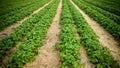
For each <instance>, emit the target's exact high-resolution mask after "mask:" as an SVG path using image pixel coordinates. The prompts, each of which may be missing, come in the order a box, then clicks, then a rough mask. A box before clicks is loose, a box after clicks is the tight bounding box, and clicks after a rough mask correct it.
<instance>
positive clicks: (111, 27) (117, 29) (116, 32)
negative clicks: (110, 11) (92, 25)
mask: <svg viewBox="0 0 120 68" xmlns="http://www.w3.org/2000/svg"><path fill="white" fill-rule="evenodd" d="M73 1H74V2H75V3H76V4H77V5H78V7H80V8H81V9H82V10H84V11H85V12H86V13H87V14H88V15H89V16H90V17H91V18H93V19H94V20H95V21H97V22H98V23H99V24H100V25H101V26H103V27H104V28H105V29H106V30H107V31H109V33H111V35H113V36H114V37H115V38H116V39H117V40H120V26H119V25H118V24H117V23H115V22H114V21H112V20H111V19H109V18H107V17H105V16H104V15H103V14H101V13H99V12H98V11H96V10H94V9H93V8H91V7H88V6H86V5H85V4H84V3H81V2H80V1H78V0H73Z"/></svg>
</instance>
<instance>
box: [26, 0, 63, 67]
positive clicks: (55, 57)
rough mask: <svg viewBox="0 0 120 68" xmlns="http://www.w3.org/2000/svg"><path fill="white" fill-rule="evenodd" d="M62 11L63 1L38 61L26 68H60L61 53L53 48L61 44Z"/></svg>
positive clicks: (40, 50) (37, 57)
mask: <svg viewBox="0 0 120 68" xmlns="http://www.w3.org/2000/svg"><path fill="white" fill-rule="evenodd" d="M61 10H62V0H60V4H59V6H58V9H57V11H56V15H55V17H54V19H53V21H52V24H51V27H50V28H49V30H48V32H47V35H46V39H45V44H44V46H42V47H41V48H40V49H39V52H40V53H39V54H38V56H36V59H35V60H34V61H33V62H29V63H27V64H26V65H25V66H24V68H60V65H61V63H60V58H59V51H57V50H55V49H54V48H53V46H54V45H55V44H57V43H59V34H60V31H61V26H60V24H59V20H60V14H61Z"/></svg>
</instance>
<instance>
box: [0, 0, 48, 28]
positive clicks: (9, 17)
mask: <svg viewBox="0 0 120 68" xmlns="http://www.w3.org/2000/svg"><path fill="white" fill-rule="evenodd" d="M48 1H50V0H42V1H41V2H35V3H32V4H31V5H28V6H25V7H21V8H20V9H18V10H14V11H12V12H10V13H8V14H6V15H3V16H1V18H0V23H1V24H0V27H1V28H0V30H2V29H4V28H5V27H7V26H9V25H11V24H13V23H16V22H17V21H18V20H21V19H22V18H24V17H25V16H28V15H30V14H31V13H32V12H33V11H34V10H35V9H37V8H39V7H40V6H43V5H44V4H45V3H47V2H48Z"/></svg>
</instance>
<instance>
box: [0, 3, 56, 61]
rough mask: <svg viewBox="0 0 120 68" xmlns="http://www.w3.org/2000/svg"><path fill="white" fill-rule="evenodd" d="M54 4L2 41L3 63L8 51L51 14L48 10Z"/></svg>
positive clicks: (0, 48) (0, 50) (25, 22)
mask: <svg viewBox="0 0 120 68" xmlns="http://www.w3.org/2000/svg"><path fill="white" fill-rule="evenodd" d="M53 3H54V2H53ZM53 3H52V4H53ZM52 4H50V5H49V6H46V7H45V8H43V9H42V10H41V11H39V12H38V13H37V14H35V15H32V17H30V18H29V19H28V20H26V21H24V22H23V24H21V25H20V26H19V27H18V28H16V29H15V30H14V31H13V32H12V33H11V34H10V35H9V36H7V37H5V38H4V39H2V40H0V58H1V59H0V61H2V57H4V55H5V52H6V51H9V50H10V49H11V48H12V47H14V46H15V45H16V44H17V43H18V42H19V41H20V40H22V39H23V38H24V37H25V36H26V35H27V34H28V33H29V32H31V30H32V29H33V28H34V27H35V26H36V24H37V23H38V21H40V19H41V17H42V16H45V14H46V13H48V12H49V11H48V10H49V9H50V8H51V6H52Z"/></svg>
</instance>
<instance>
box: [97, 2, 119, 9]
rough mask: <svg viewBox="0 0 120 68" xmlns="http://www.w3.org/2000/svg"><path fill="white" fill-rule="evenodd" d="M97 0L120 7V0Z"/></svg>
mask: <svg viewBox="0 0 120 68" xmlns="http://www.w3.org/2000/svg"><path fill="white" fill-rule="evenodd" d="M96 1H98V2H99V3H104V4H106V5H110V6H111V5H112V6H113V7H116V8H119V7H120V5H119V2H120V1H119V2H117V1H116V2H115V1H113V0H96Z"/></svg>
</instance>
